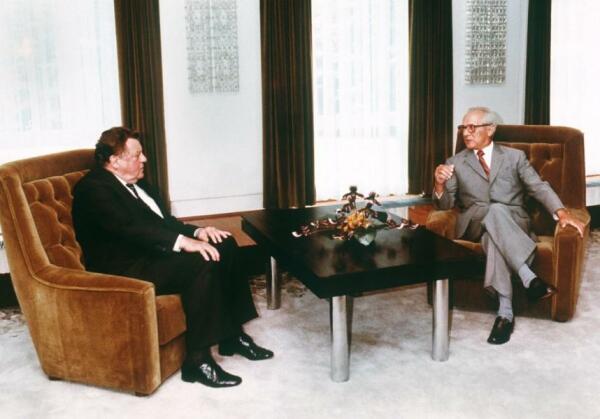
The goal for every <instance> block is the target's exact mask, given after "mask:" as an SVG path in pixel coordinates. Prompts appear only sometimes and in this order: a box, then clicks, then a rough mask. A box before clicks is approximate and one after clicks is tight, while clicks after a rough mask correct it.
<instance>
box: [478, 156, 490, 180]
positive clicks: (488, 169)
mask: <svg viewBox="0 0 600 419" xmlns="http://www.w3.org/2000/svg"><path fill="white" fill-rule="evenodd" d="M484 154H485V153H484V152H483V150H477V157H479V163H480V164H481V167H483V171H484V172H485V175H486V176H487V177H490V167H489V166H488V165H487V163H486V162H485V159H484V158H483V155H484Z"/></svg>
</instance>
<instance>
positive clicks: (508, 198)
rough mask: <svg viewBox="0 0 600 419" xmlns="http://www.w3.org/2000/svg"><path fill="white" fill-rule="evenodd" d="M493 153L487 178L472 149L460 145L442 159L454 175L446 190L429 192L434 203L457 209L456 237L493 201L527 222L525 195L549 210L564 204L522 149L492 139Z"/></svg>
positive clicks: (482, 215)
mask: <svg viewBox="0 0 600 419" xmlns="http://www.w3.org/2000/svg"><path fill="white" fill-rule="evenodd" d="M493 153H494V154H493V157H492V167H491V168H490V178H489V181H488V179H487V177H486V176H485V172H484V171H483V168H482V167H481V164H480V163H479V160H478V159H477V157H476V156H475V153H473V151H472V150H469V149H464V150H462V151H461V152H459V153H458V154H456V155H454V156H452V157H450V158H449V159H448V160H447V161H446V164H453V165H454V175H453V176H452V177H451V178H450V179H449V180H448V182H446V190H445V192H444V194H443V195H442V196H441V197H440V198H439V199H437V197H436V196H435V194H433V195H434V204H435V205H436V206H437V207H438V208H439V209H450V208H453V207H454V206H457V207H458V208H459V209H460V214H459V216H458V220H457V223H456V237H459V238H460V237H462V236H463V235H464V234H465V232H466V231H467V228H468V227H469V224H470V223H471V221H472V220H473V221H476V222H477V221H481V220H482V219H483V217H485V215H486V213H487V211H488V207H489V205H490V204H491V203H494V202H497V203H501V204H504V205H506V206H507V207H508V208H509V209H510V211H511V213H512V215H513V217H516V218H522V219H523V220H526V221H527V223H528V220H529V216H528V214H527V212H526V211H525V208H524V204H525V197H526V195H529V196H532V197H534V198H535V199H536V200H537V201H539V202H540V203H541V204H542V205H543V206H544V207H545V208H546V210H548V212H549V213H550V214H554V213H555V212H556V211H557V210H558V209H560V208H563V207H564V205H563V204H562V202H561V200H560V198H559V197H558V195H556V193H555V192H554V191H553V190H552V187H551V186H550V184H548V182H545V181H543V180H542V179H541V178H540V177H539V175H538V174H537V172H536V171H535V169H534V168H533V167H532V166H531V165H530V164H529V161H528V160H527V157H526V156H525V153H523V151H521V150H517V149H514V148H510V147H505V146H502V145H500V144H497V143H494V151H493Z"/></svg>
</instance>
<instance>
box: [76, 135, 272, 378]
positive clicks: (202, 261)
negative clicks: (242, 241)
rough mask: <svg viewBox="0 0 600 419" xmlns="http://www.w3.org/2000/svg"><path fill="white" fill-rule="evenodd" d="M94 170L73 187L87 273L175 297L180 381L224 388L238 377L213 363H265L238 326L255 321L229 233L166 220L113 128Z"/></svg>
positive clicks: (130, 144)
mask: <svg viewBox="0 0 600 419" xmlns="http://www.w3.org/2000/svg"><path fill="white" fill-rule="evenodd" d="M95 159H96V166H97V167H96V168H95V169H93V170H91V171H90V172H89V173H88V174H86V175H85V176H84V177H83V178H82V179H81V180H80V181H79V182H78V184H77V185H76V186H75V188H74V190H73V223H74V226H75V231H76V235H77V240H78V241H79V243H80V244H81V246H82V249H83V254H84V259H85V265H86V268H87V269H89V270H91V271H96V272H103V273H110V274H117V275H125V276H129V277H133V278H139V279H143V280H146V281H150V282H152V283H153V284H154V285H155V287H156V293H157V294H172V293H178V294H181V299H182V303H183V308H184V311H185V315H186V321H187V332H186V345H187V357H186V359H185V361H184V364H183V366H182V369H181V372H182V379H183V380H184V381H187V382H201V383H203V384H205V385H208V386H211V387H229V386H234V385H237V384H239V383H241V381H242V380H241V378H240V377H238V376H235V375H232V374H229V373H227V372H226V371H224V370H223V369H222V368H221V367H220V366H219V365H218V364H217V363H216V362H215V360H214V359H213V357H212V355H211V346H212V345H214V344H219V353H220V354H221V355H227V356H229V355H233V354H236V353H237V354H240V355H242V356H244V357H246V358H248V359H250V360H262V359H268V358H271V357H272V356H273V352H271V351H269V350H268V349H265V348H261V347H260V346H258V345H256V344H255V343H254V341H253V340H252V338H250V337H249V336H248V335H247V334H245V333H244V331H243V329H242V324H243V323H245V322H247V321H249V320H252V319H254V318H255V317H257V313H256V309H255V307H254V302H253V301H252V295H251V293H250V289H249V285H248V282H247V281H246V279H245V278H244V276H243V275H242V274H241V272H240V267H239V265H238V264H237V262H236V253H237V244H236V242H235V240H234V239H233V237H231V234H230V233H229V232H226V231H222V230H219V229H216V228H214V227H204V228H198V227H195V226H192V225H187V224H184V223H182V222H180V221H178V220H177V219H176V218H175V217H173V216H171V215H170V214H169V213H168V212H167V211H166V209H165V207H164V205H163V204H162V201H161V200H160V198H159V196H158V194H157V193H156V192H155V191H154V190H153V189H152V188H151V187H150V186H149V185H148V184H147V183H145V182H144V181H143V177H144V163H145V162H146V156H144V153H143V151H142V145H141V143H140V140H139V134H138V133H136V132H132V131H131V130H129V129H127V128H122V127H115V128H111V129H109V130H107V131H105V132H103V133H102V135H101V137H100V139H99V140H98V142H97V144H96V152H95Z"/></svg>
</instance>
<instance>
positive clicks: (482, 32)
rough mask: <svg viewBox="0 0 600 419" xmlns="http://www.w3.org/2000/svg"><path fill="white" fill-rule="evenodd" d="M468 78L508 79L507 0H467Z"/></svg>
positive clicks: (478, 81)
mask: <svg viewBox="0 0 600 419" xmlns="http://www.w3.org/2000/svg"><path fill="white" fill-rule="evenodd" d="M466 29H467V31H466V37H467V39H466V41H467V42H466V51H465V81H466V82H467V83H468V84H502V83H504V81H505V80H506V0H467V28H466Z"/></svg>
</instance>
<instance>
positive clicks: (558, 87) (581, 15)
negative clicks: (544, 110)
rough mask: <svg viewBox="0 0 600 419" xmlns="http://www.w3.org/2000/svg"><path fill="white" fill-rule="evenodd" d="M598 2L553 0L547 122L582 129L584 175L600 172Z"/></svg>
mask: <svg viewBox="0 0 600 419" xmlns="http://www.w3.org/2000/svg"><path fill="white" fill-rule="evenodd" d="M598 22H600V2H599V1H597V0H577V1H573V0H552V44H551V64H550V65H551V69H550V75H551V76H550V123H551V124H552V125H567V126H571V127H574V128H577V129H579V130H581V131H583V133H584V136H585V167H586V174H587V175H598V174H600V159H599V158H598V157H597V156H598V155H600V124H598V119H599V117H600V55H599V54H598V52H597V50H598V40H600V25H598Z"/></svg>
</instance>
